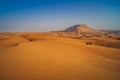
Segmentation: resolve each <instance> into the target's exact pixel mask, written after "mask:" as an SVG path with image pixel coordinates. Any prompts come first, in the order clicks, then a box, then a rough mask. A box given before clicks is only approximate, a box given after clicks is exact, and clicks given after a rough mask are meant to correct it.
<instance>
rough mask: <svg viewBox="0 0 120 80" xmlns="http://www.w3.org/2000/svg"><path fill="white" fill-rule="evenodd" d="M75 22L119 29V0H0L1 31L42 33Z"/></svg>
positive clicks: (92, 26)
mask: <svg viewBox="0 0 120 80" xmlns="http://www.w3.org/2000/svg"><path fill="white" fill-rule="evenodd" d="M76 24H86V25H88V26H90V27H91V28H95V29H106V30H111V29H112V30H120V0H0V32H44V31H53V30H63V29H65V28H67V27H70V26H72V25H76Z"/></svg>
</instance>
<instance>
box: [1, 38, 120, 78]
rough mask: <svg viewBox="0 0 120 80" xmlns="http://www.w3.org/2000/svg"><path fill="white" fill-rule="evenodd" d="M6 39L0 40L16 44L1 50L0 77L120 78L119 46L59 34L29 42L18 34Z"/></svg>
mask: <svg viewBox="0 0 120 80" xmlns="http://www.w3.org/2000/svg"><path fill="white" fill-rule="evenodd" d="M10 39H13V40H10ZM17 39H19V42H18V40H17ZM6 40H7V41H6V42H7V43H4V42H3V41H4V40H2V43H3V44H4V45H8V44H9V45H10V44H13V43H16V42H17V43H18V44H19V45H16V46H15V45H12V46H9V47H4V49H3V50H2V51H1V52H0V80H119V79H120V49H116V48H109V47H104V46H97V45H86V44H85V43H84V41H83V40H79V39H70V38H60V37H52V38H44V39H43V40H42V39H41V40H35V41H29V40H27V39H25V38H22V37H18V36H17V38H16V37H12V38H9V39H6ZM13 41H14V42H13ZM2 43H1V44H2Z"/></svg>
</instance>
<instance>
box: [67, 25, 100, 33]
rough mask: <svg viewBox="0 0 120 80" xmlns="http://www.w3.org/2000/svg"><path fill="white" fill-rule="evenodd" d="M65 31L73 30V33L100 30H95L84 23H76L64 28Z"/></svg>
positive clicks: (97, 31)
mask: <svg viewBox="0 0 120 80" xmlns="http://www.w3.org/2000/svg"><path fill="white" fill-rule="evenodd" d="M65 31H66V32H74V33H78V34H79V33H100V32H101V31H99V30H95V29H93V28H90V27H88V26H87V25H85V24H78V25H74V26H72V27H69V28H67V29H65Z"/></svg>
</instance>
